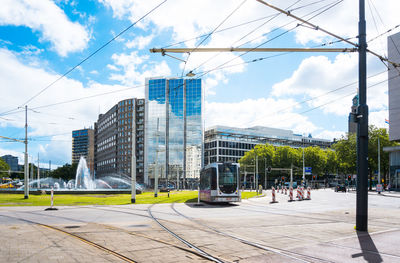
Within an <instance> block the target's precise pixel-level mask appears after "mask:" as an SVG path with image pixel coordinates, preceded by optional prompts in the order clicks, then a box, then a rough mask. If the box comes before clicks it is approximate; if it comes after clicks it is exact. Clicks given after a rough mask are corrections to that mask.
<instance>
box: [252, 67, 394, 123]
mask: <svg viewBox="0 0 400 263" xmlns="http://www.w3.org/2000/svg"><path fill="white" fill-rule="evenodd" d="M386 72H387V70H385V71H381V72H379V73H376V74H373V75H371V76H368V77H367V79H371V78H373V77H376V76H379V75H382V74H384V73H386ZM357 83H358V81H354V82H351V83H349V84H346V85H343V86H340V87H338V88H335V89H332V90H329V91H327V92H324V93H322V94H320V95H318V96H314V97H310V98H308V99H305V100H302V101H300V102H296V103H294V104H291V106H289V107H285V108H282V109H279V110H276V111H274V112H269V113H267V114H264V115H262V116H260V117H259V118H257V119H255V120H253V121H251V122H248V124H251V123H254V122H257V121H259V120H261V119H264V118H265V117H268V116H273V115H276V114H278V113H282V112H285V111H287V110H290V109H292V108H293V107H294V106H298V105H301V104H304V103H307V102H310V101H313V100H315V99H318V98H321V97H323V96H326V95H329V94H331V93H334V92H337V91H340V90H343V89H345V88H348V87H351V86H353V85H356V84H357Z"/></svg>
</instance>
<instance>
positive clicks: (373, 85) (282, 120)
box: [279, 75, 400, 122]
mask: <svg viewBox="0 0 400 263" xmlns="http://www.w3.org/2000/svg"><path fill="white" fill-rule="evenodd" d="M398 77H400V75H396V76H394V77H391V78H388V79H386V80H382V81H380V82H377V83H374V84H371V85H370V86H368V87H367V89H370V88H372V87H376V86H378V85H380V84H383V83H385V82H388V81H389V80H391V79H394V78H398ZM356 94H357V92H351V93H348V94H346V95H344V96H341V97H339V98H336V99H333V100H331V101H329V102H326V103H323V104H321V105H318V106H316V107H313V108H311V109H307V110H305V111H302V112H299V113H297V114H299V115H303V114H305V113H308V112H311V111H313V110H316V109H319V108H321V107H324V106H326V105H329V104H331V103H333V102H336V101H338V100H341V99H343V98H346V97H349V96H352V95H353V96H354V95H356ZM289 119H291V118H286V119H280V120H279V122H284V121H287V120H289Z"/></svg>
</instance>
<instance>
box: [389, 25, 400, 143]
mask: <svg viewBox="0 0 400 263" xmlns="http://www.w3.org/2000/svg"><path fill="white" fill-rule="evenodd" d="M388 58H389V60H390V61H394V62H396V63H400V32H399V33H397V34H394V35H391V36H389V37H388ZM399 74H400V68H399V67H398V68H394V67H393V65H392V64H390V63H389V71H388V75H389V76H388V79H389V82H388V83H389V93H388V97H389V123H390V124H389V139H390V140H391V141H400V77H399Z"/></svg>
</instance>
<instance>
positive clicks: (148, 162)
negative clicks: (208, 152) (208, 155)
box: [145, 78, 202, 186]
mask: <svg viewBox="0 0 400 263" xmlns="http://www.w3.org/2000/svg"><path fill="white" fill-rule="evenodd" d="M201 86H202V85H201V79H182V78H151V79H146V136H145V138H146V143H145V147H146V150H145V152H146V155H145V183H146V184H148V185H153V184H154V178H155V176H157V178H159V181H160V184H163V182H164V181H166V180H171V181H179V182H180V184H183V185H185V186H188V185H189V182H188V181H190V180H197V178H199V176H200V173H199V170H198V164H197V162H198V161H200V163H201V158H200V160H194V158H199V156H198V154H197V153H196V154H195V153H194V152H195V150H193V149H194V148H193V147H197V148H196V149H201V144H202V88H201ZM196 151H197V150H196ZM189 155H190V158H191V160H192V161H189V159H188V158H189ZM192 157H193V158H192ZM200 157H201V154H200ZM188 165H190V170H189V167H188ZM189 173H190V175H189ZM177 176H179V177H181V178H176V177H177ZM189 176H190V179H189ZM177 179H178V180H177Z"/></svg>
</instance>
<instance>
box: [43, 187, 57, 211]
mask: <svg viewBox="0 0 400 263" xmlns="http://www.w3.org/2000/svg"><path fill="white" fill-rule="evenodd" d="M50 194H51V197H50V207H48V208H46V209H45V211H48V210H58V209H57V208H55V207H53V206H54V190H53V187H52V188H51V192H50Z"/></svg>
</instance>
